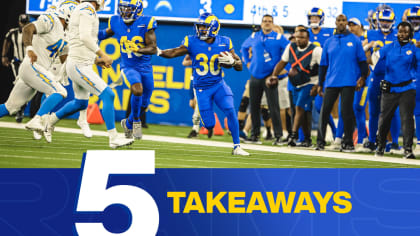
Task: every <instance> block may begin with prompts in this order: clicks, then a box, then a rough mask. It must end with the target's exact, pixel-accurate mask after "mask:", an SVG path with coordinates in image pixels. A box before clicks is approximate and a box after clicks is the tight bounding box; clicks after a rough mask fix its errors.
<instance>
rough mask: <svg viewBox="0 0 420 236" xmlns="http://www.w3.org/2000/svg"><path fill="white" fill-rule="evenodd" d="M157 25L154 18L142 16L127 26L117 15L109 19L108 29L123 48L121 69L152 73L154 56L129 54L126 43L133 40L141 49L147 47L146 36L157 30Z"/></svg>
mask: <svg viewBox="0 0 420 236" xmlns="http://www.w3.org/2000/svg"><path fill="white" fill-rule="evenodd" d="M156 27H157V24H156V21H155V18H154V17H151V16H140V17H139V18H138V19H137V20H136V21H134V22H133V23H132V24H125V23H124V21H123V19H122V18H121V16H119V15H115V16H112V17H111V18H109V21H108V28H109V29H111V30H112V31H113V32H114V36H113V37H115V38H117V40H118V42H119V43H120V46H121V47H120V48H121V59H122V62H121V67H122V68H124V67H136V68H139V69H140V70H142V71H145V72H150V71H152V70H153V69H152V64H151V62H150V61H151V59H152V55H141V54H138V53H133V52H127V50H126V46H125V44H124V41H126V40H131V41H133V42H135V43H136V44H137V45H138V46H139V47H145V45H146V38H145V35H146V33H147V32H148V31H149V30H154V29H156Z"/></svg>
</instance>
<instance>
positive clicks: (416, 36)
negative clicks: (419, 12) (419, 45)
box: [413, 31, 420, 44]
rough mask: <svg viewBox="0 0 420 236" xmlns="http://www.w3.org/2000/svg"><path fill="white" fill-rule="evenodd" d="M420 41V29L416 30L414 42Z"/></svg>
mask: <svg viewBox="0 0 420 236" xmlns="http://www.w3.org/2000/svg"><path fill="white" fill-rule="evenodd" d="M419 41H420V31H417V32H414V37H413V42H414V44H415V43H416V42H419Z"/></svg>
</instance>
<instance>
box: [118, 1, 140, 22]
mask: <svg viewBox="0 0 420 236" xmlns="http://www.w3.org/2000/svg"><path fill="white" fill-rule="evenodd" d="M118 14H120V16H121V18H122V19H123V21H124V22H125V23H131V22H133V21H135V20H137V19H138V18H139V17H140V16H141V15H143V1H142V0H119V2H118Z"/></svg>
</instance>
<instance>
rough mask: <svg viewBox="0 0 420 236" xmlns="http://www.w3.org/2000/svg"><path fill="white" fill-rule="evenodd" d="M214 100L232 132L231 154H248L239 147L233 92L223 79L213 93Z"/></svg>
mask: <svg viewBox="0 0 420 236" xmlns="http://www.w3.org/2000/svg"><path fill="white" fill-rule="evenodd" d="M214 102H215V103H216V106H218V107H219V108H220V109H221V110H222V111H223V112H224V113H225V116H226V117H227V121H228V127H229V130H230V132H231V134H232V141H233V151H232V154H234V155H244V156H248V155H249V153H247V152H246V151H244V150H243V149H242V148H241V147H240V140H239V122H238V117H237V116H236V112H235V108H234V104H233V93H232V90H231V89H230V87H229V86H228V85H227V84H226V83H225V82H224V81H223V84H222V85H221V86H219V87H218V89H217V90H216V92H215V94H214Z"/></svg>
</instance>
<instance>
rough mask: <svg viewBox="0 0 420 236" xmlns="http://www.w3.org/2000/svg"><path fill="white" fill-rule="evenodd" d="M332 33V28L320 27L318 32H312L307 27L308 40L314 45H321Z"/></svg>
mask: <svg viewBox="0 0 420 236" xmlns="http://www.w3.org/2000/svg"><path fill="white" fill-rule="evenodd" d="M333 33H334V29H330V28H321V31H319V33H318V34H314V33H313V32H312V30H311V29H309V41H311V42H312V43H313V44H314V45H316V46H319V47H323V46H324V43H325V40H327V39H328V38H329V37H331V36H332V35H333Z"/></svg>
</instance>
